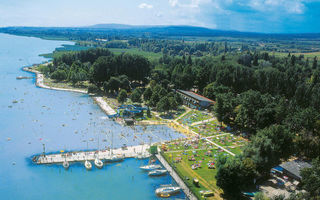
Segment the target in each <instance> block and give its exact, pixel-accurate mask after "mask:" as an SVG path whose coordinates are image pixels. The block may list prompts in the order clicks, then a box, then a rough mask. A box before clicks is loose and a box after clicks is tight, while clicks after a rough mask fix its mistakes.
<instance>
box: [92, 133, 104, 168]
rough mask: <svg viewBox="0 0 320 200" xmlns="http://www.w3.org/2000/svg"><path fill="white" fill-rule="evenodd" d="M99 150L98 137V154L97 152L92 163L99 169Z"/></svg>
mask: <svg viewBox="0 0 320 200" xmlns="http://www.w3.org/2000/svg"><path fill="white" fill-rule="evenodd" d="M99 150H100V149H99V138H98V154H97V157H96V159H94V165H95V166H96V167H97V168H99V169H101V168H102V167H103V162H102V161H101V160H100V159H99Z"/></svg>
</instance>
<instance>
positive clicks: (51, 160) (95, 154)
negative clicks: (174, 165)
mask: <svg viewBox="0 0 320 200" xmlns="http://www.w3.org/2000/svg"><path fill="white" fill-rule="evenodd" d="M149 148H150V146H149V145H147V144H145V145H138V146H131V147H125V148H118V149H112V150H111V149H110V150H100V151H77V152H65V153H64V152H63V153H56V154H42V155H40V156H37V157H36V158H35V159H34V160H33V161H34V162H35V163H36V164H38V165H41V164H61V163H63V162H64V161H68V162H84V161H85V160H95V159H96V158H99V159H100V160H102V161H112V157H114V158H119V159H124V158H134V157H137V156H138V155H139V154H141V153H143V154H144V155H145V154H148V153H149V151H148V150H149Z"/></svg>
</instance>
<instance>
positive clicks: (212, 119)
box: [191, 117, 217, 126]
mask: <svg viewBox="0 0 320 200" xmlns="http://www.w3.org/2000/svg"><path fill="white" fill-rule="evenodd" d="M216 119H217V118H215V117H213V118H210V119H206V120H202V121H198V122H194V123H192V124H191V126H196V125H199V124H204V123H207V122H211V121H214V120H216Z"/></svg>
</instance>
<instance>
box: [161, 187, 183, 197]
mask: <svg viewBox="0 0 320 200" xmlns="http://www.w3.org/2000/svg"><path fill="white" fill-rule="evenodd" d="M180 191H181V188H180V187H174V186H168V187H161V188H158V189H156V191H155V193H156V195H157V196H160V197H161V196H162V197H168V196H171V195H175V194H178V193H180Z"/></svg>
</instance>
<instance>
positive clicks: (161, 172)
mask: <svg viewBox="0 0 320 200" xmlns="http://www.w3.org/2000/svg"><path fill="white" fill-rule="evenodd" d="M167 172H168V171H167V170H165V169H156V170H153V171H151V172H149V173H148V175H149V176H162V175H165V174H167Z"/></svg>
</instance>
